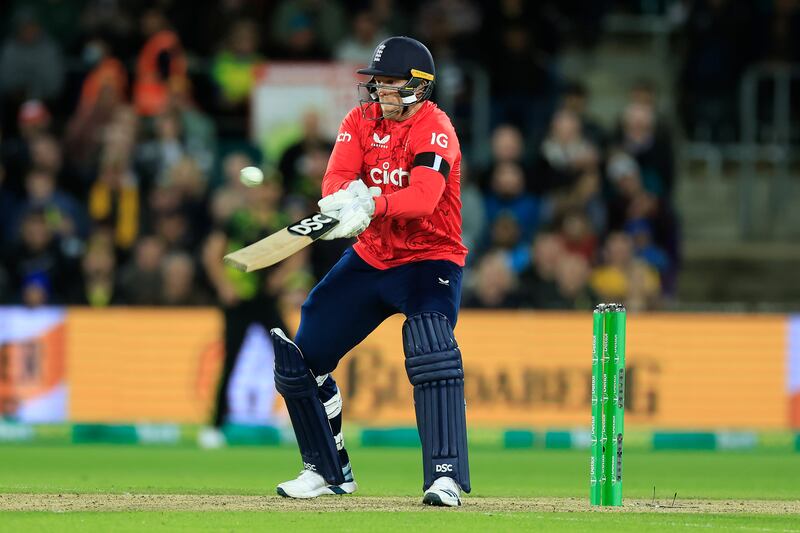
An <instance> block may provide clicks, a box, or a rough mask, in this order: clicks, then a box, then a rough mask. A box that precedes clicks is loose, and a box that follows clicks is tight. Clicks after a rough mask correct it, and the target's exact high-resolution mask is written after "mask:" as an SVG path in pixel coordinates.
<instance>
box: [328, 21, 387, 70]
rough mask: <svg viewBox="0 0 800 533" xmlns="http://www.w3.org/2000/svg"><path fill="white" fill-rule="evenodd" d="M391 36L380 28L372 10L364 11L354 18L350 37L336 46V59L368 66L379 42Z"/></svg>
mask: <svg viewBox="0 0 800 533" xmlns="http://www.w3.org/2000/svg"><path fill="white" fill-rule="evenodd" d="M388 36H389V35H388V34H387V33H386V32H385V31H384V30H383V28H381V27H380V26H378V24H377V23H376V21H375V17H374V16H373V14H372V11H371V10H368V9H362V10H361V11H359V12H358V13H356V14H355V16H354V17H353V31H352V33H351V34H350V36H348V37H346V38H345V39H344V40H342V41H341V42H339V44H338V45H336V50H335V51H334V57H335V58H336V59H337V60H338V61H347V62H350V63H354V64H357V65H366V64H367V63H369V60H370V59H371V57H372V52H373V51H374V50H375V47H376V46H377V45H378V43H379V42H381V41H383V40H384V39H386V38H387V37H388Z"/></svg>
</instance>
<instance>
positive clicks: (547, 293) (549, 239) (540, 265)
mask: <svg viewBox="0 0 800 533" xmlns="http://www.w3.org/2000/svg"><path fill="white" fill-rule="evenodd" d="M565 255H566V250H565V249H564V243H563V242H562V241H561V237H559V235H558V234H557V233H552V232H541V233H539V234H538V235H537V236H536V239H534V241H533V245H532V246H531V247H530V262H529V265H528V267H527V268H526V269H525V270H523V271H522V272H521V273H520V276H519V281H520V290H519V293H520V303H521V305H522V306H524V307H531V308H536V309H546V308H548V307H550V305H551V304H550V302H553V301H556V300H558V299H559V293H558V285H557V282H556V273H557V270H558V264H559V263H560V262H561V260H562V259H563V257H564V256H565Z"/></svg>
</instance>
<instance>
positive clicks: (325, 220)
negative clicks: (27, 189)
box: [288, 213, 335, 235]
mask: <svg viewBox="0 0 800 533" xmlns="http://www.w3.org/2000/svg"><path fill="white" fill-rule="evenodd" d="M331 222H335V221H334V219H332V218H330V217H326V216H325V215H323V214H321V213H317V214H316V215H314V216H313V217H309V218H304V219H303V220H301V221H300V222H298V223H296V224H292V225H291V226H289V228H288V230H289V231H290V232H292V233H295V234H297V235H310V234H311V232H313V231H317V230H321V229H322V228H323V227H324V226H325V225H326V224H330V223H331Z"/></svg>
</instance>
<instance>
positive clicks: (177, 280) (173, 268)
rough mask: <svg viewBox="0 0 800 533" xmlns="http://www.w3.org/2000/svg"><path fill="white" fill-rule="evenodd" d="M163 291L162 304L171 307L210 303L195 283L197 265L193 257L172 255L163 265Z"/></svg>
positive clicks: (179, 254) (165, 259)
mask: <svg viewBox="0 0 800 533" xmlns="http://www.w3.org/2000/svg"><path fill="white" fill-rule="evenodd" d="M161 279H162V280H163V290H162V292H161V295H160V303H161V304H162V305H170V306H181V307H187V306H198V305H206V304H209V303H210V300H209V298H208V297H207V295H206V294H205V292H204V291H203V290H202V289H200V288H199V287H198V286H197V285H196V283H195V265H194V261H192V258H191V256H189V255H188V254H185V253H172V254H169V255H168V256H167V257H165V258H164V261H163V262H162V263H161Z"/></svg>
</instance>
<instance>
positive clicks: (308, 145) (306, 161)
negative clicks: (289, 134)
mask: <svg viewBox="0 0 800 533" xmlns="http://www.w3.org/2000/svg"><path fill="white" fill-rule="evenodd" d="M302 126H303V132H302V134H301V137H300V139H299V140H298V141H297V142H296V143H294V144H292V145H291V146H289V147H288V148H287V149H286V150H285V151H284V152H283V155H281V158H280V161H279V163H278V169H279V170H280V173H281V176H282V177H283V187H284V189H285V190H286V192H288V193H289V194H300V195H302V196H312V197H313V196H318V195H319V183H318V182H317V181H318V178H317V177H314V175H316V174H319V168H318V167H319V164H320V163H321V160H320V159H321V157H324V158H325V162H324V164H323V167H322V172H323V173H324V172H325V166H326V165H327V159H328V155H329V154H330V151H331V150H332V149H333V143H331V142H330V140H328V139H326V138H325V137H324V135H323V133H322V130H321V126H320V116H319V113H318V112H317V111H315V110H313V109H309V110H307V111H306V112H305V113H304V114H303V123H302ZM321 177H322V176H321V175H320V176H319V178H321ZM315 187H316V189H315ZM315 201H316V199H315Z"/></svg>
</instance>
